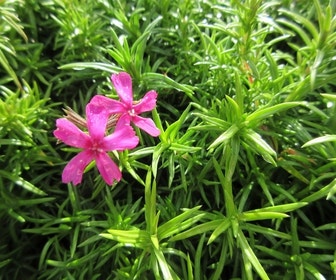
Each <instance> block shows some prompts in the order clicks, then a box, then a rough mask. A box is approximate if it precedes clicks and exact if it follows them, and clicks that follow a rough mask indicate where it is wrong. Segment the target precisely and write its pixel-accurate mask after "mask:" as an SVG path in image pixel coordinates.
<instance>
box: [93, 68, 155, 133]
mask: <svg viewBox="0 0 336 280" xmlns="http://www.w3.org/2000/svg"><path fill="white" fill-rule="evenodd" d="M111 80H112V83H113V85H114V87H115V89H116V92H117V94H118V95H119V97H120V100H121V101H117V100H113V99H111V98H108V97H105V96H102V95H96V96H94V97H93V98H92V100H91V101H90V102H92V103H93V104H95V105H97V106H102V107H104V108H105V110H107V111H108V113H109V114H110V115H112V114H121V117H123V118H125V119H126V120H127V121H129V122H132V123H134V124H135V125H136V126H137V127H139V128H141V129H142V130H144V131H145V132H147V133H148V134H150V135H151V136H158V135H159V134H160V130H159V129H158V128H157V127H156V126H155V124H154V122H153V120H152V119H150V118H144V117H140V116H139V114H141V113H143V112H148V111H151V110H153V109H154V108H155V106H156V98H157V93H156V92H155V91H154V90H151V91H149V92H147V93H146V94H145V96H144V97H143V98H142V99H141V100H140V101H138V102H134V101H133V93H132V79H131V76H130V75H129V74H128V73H126V72H121V73H119V74H113V75H112V76H111Z"/></svg>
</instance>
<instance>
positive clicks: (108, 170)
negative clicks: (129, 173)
mask: <svg viewBox="0 0 336 280" xmlns="http://www.w3.org/2000/svg"><path fill="white" fill-rule="evenodd" d="M96 165H97V168H98V170H99V172H100V174H101V176H102V177H103V179H104V181H105V182H106V183H107V184H108V185H112V183H113V180H117V181H120V179H121V172H120V170H119V168H118V166H117V165H116V164H115V163H114V161H113V160H112V159H111V158H110V157H109V156H108V155H107V154H106V153H99V154H98V156H97V158H96Z"/></svg>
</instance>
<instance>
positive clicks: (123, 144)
mask: <svg viewBox="0 0 336 280" xmlns="http://www.w3.org/2000/svg"><path fill="white" fill-rule="evenodd" d="M138 143H139V138H138V137H137V136H136V135H135V131H134V129H133V128H132V127H131V126H130V125H129V117H128V116H125V117H121V118H120V119H119V121H118V123H117V126H116V129H115V130H114V132H113V133H112V134H111V135H108V136H106V137H105V138H104V140H103V149H104V150H105V151H114V150H115V151H123V150H126V149H133V148H135V147H136V146H137V145H138Z"/></svg>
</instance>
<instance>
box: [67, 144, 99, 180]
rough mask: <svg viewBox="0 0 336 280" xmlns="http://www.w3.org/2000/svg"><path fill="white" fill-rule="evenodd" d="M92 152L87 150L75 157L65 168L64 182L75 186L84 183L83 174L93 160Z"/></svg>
mask: <svg viewBox="0 0 336 280" xmlns="http://www.w3.org/2000/svg"><path fill="white" fill-rule="evenodd" d="M93 159H94V158H93V154H92V152H90V151H88V150H86V151H82V152H80V153H79V154H78V155H76V156H75V157H73V158H72V159H71V160H70V161H69V162H68V164H67V165H66V166H65V168H64V170H63V173H62V182H63V183H70V182H73V184H74V185H77V184H79V183H80V182H81V181H82V177H83V172H84V169H85V167H86V166H87V165H88V164H89V163H90V162H91V161H92V160H93Z"/></svg>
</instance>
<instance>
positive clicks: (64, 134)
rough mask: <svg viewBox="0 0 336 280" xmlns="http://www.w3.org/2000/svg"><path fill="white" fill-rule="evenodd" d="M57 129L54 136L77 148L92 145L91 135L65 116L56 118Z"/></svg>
mask: <svg viewBox="0 0 336 280" xmlns="http://www.w3.org/2000/svg"><path fill="white" fill-rule="evenodd" d="M56 126H57V129H56V130H54V136H55V137H56V138H57V139H59V140H61V141H62V142H64V143H65V144H67V145H69V146H72V147H76V148H87V147H89V146H90V143H91V140H90V136H89V135H87V134H86V133H84V132H83V131H81V130H80V129H79V128H78V127H77V126H75V125H74V124H73V123H72V122H70V121H69V120H67V119H65V118H61V119H57V120H56Z"/></svg>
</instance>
